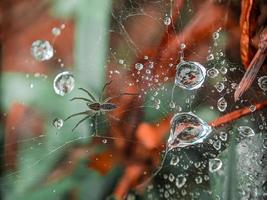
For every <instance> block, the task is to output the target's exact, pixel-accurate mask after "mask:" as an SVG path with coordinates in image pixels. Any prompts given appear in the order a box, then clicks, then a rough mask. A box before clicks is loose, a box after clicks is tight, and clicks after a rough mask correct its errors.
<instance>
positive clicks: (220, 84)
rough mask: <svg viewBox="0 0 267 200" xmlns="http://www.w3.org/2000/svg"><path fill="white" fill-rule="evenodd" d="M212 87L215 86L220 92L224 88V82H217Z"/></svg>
mask: <svg viewBox="0 0 267 200" xmlns="http://www.w3.org/2000/svg"><path fill="white" fill-rule="evenodd" d="M214 87H215V88H216V90H217V91H218V92H222V91H223V90H224V84H223V83H221V82H217V83H216V84H215V85H214Z"/></svg>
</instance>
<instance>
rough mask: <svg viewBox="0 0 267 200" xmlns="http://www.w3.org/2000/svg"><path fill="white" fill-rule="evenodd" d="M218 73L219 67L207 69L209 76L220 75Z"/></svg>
mask: <svg viewBox="0 0 267 200" xmlns="http://www.w3.org/2000/svg"><path fill="white" fill-rule="evenodd" d="M218 74H219V71H218V69H216V68H214V67H213V68H211V69H209V70H208V71H207V76H208V77H210V78H215V77H217V76H218Z"/></svg>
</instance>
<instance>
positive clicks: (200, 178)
mask: <svg viewBox="0 0 267 200" xmlns="http://www.w3.org/2000/svg"><path fill="white" fill-rule="evenodd" d="M195 181H196V184H200V183H202V177H201V176H197V177H196V178H195Z"/></svg>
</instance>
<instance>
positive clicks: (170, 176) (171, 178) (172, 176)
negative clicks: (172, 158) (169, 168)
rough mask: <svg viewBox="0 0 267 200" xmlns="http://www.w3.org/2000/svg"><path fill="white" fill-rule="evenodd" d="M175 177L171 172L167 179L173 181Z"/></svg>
mask: <svg viewBox="0 0 267 200" xmlns="http://www.w3.org/2000/svg"><path fill="white" fill-rule="evenodd" d="M174 179H175V177H174V175H173V174H172V173H170V174H169V181H170V182H173V181H174Z"/></svg>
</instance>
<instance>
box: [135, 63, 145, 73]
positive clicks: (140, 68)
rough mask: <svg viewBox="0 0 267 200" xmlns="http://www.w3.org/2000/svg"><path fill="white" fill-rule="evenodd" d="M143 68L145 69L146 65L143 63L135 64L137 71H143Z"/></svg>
mask: <svg viewBox="0 0 267 200" xmlns="http://www.w3.org/2000/svg"><path fill="white" fill-rule="evenodd" d="M143 68H144V65H143V64H142V63H136V64H135V69H137V70H138V71H140V70H142V69H143Z"/></svg>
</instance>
